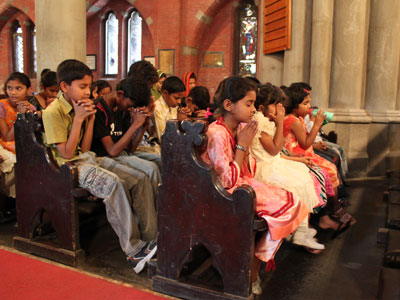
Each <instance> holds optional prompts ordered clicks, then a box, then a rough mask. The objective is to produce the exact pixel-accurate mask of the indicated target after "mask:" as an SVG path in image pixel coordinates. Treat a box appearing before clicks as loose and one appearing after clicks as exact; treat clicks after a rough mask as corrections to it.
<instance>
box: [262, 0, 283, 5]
mask: <svg viewBox="0 0 400 300" xmlns="http://www.w3.org/2000/svg"><path fill="white" fill-rule="evenodd" d="M280 1H282V0H265V1H264V7H268V6H270V5H273V4H274V3H276V2H280Z"/></svg>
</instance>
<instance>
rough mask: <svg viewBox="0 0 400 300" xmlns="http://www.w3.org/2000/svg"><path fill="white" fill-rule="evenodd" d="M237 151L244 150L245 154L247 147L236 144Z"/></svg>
mask: <svg viewBox="0 0 400 300" xmlns="http://www.w3.org/2000/svg"><path fill="white" fill-rule="evenodd" d="M236 149H239V150H242V151H244V152H246V151H247V149H246V147H244V146H241V145H239V144H236Z"/></svg>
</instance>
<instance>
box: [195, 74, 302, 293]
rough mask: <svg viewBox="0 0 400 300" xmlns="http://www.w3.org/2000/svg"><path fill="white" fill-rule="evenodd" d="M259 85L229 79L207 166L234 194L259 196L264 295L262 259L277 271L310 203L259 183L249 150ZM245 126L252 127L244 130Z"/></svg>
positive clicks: (220, 94)
mask: <svg viewBox="0 0 400 300" xmlns="http://www.w3.org/2000/svg"><path fill="white" fill-rule="evenodd" d="M255 101H256V86H255V85H254V83H253V82H252V81H250V80H248V79H245V78H242V77H239V76H232V77H228V78H226V79H224V80H223V81H222V82H221V83H220V85H219V86H218V89H217V91H216V94H215V98H214V102H216V103H218V104H219V108H220V109H221V111H222V116H221V117H219V118H218V120H217V121H216V122H214V123H211V124H210V125H209V126H208V131H207V137H208V146H207V151H206V152H205V153H204V154H203V155H202V158H203V159H204V161H206V162H208V163H209V164H211V165H212V166H214V168H215V172H216V173H217V176H218V179H219V180H220V182H221V184H222V186H223V187H224V188H225V189H226V190H228V192H230V193H232V192H233V191H234V189H235V188H237V187H238V186H240V185H242V184H248V185H250V186H251V187H252V188H253V189H254V191H255V192H256V212H257V214H258V216H259V217H261V218H264V219H265V220H266V221H267V223H268V227H269V230H268V233H265V234H264V235H263V236H262V237H261V239H260V240H259V241H258V243H257V245H256V251H255V255H256V258H255V259H254V265H253V270H252V274H253V278H252V281H253V287H252V288H253V293H255V294H261V282H260V279H259V277H258V271H259V268H260V263H261V261H260V260H263V261H265V262H267V267H269V268H270V267H272V268H273V266H274V256H275V253H276V251H277V250H278V249H279V246H280V244H281V241H282V239H283V238H285V237H286V236H287V235H289V234H291V233H292V232H294V231H295V230H296V228H297V227H298V226H299V224H300V223H301V222H302V221H303V220H304V219H305V218H306V217H307V216H308V210H307V207H306V206H305V204H303V202H301V201H300V200H299V199H298V198H297V197H296V196H294V195H293V194H292V193H291V192H288V191H285V190H283V189H280V188H278V187H275V186H273V185H268V184H265V183H262V182H259V181H257V180H255V179H254V178H253V174H254V171H255V159H252V158H250V157H249V155H248V154H249V147H250V145H251V143H252V141H253V139H254V137H255V135H256V133H257V126H258V125H257V121H254V120H252V118H253V116H254V113H255V112H256V109H255V107H254V103H255ZM241 123H247V125H246V126H245V127H243V128H240V126H239V125H240V124H241Z"/></svg>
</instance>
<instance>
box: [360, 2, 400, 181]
mask: <svg viewBox="0 0 400 300" xmlns="http://www.w3.org/2000/svg"><path fill="white" fill-rule="evenodd" d="M399 12H400V2H399V1H396V0H379V1H378V0H372V1H371V16H370V27H369V30H370V31H369V39H368V41H369V42H368V65H367V66H368V68H367V87H366V95H365V98H366V102H365V109H366V110H367V112H368V114H369V115H370V117H371V119H372V124H371V126H370V130H369V140H370V145H369V147H368V154H369V157H370V160H369V164H368V175H370V176H374V175H379V174H382V173H384V171H385V170H386V169H389V168H390V166H392V167H395V168H398V166H395V164H394V163H398V162H399V159H400V147H399V143H398V142H396V141H398V137H399V129H400V124H399V123H400V111H398V110H396V98H397V88H398V77H399V57H400V56H399V55H400V38H399V36H398V35H399V30H400V20H399V19H398V14H399Z"/></svg>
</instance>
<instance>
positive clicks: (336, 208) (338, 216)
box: [283, 82, 356, 236]
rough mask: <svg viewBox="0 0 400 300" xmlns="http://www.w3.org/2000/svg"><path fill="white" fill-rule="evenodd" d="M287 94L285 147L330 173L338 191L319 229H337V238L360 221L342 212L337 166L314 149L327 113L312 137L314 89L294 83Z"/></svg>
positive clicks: (319, 116)
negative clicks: (308, 121)
mask: <svg viewBox="0 0 400 300" xmlns="http://www.w3.org/2000/svg"><path fill="white" fill-rule="evenodd" d="M286 92H287V96H288V98H289V100H288V105H287V108H286V114H287V116H286V117H285V120H284V125H283V135H284V147H285V148H286V149H287V150H289V151H290V152H292V153H294V154H295V155H297V156H306V157H310V158H311V159H312V162H313V163H314V164H315V165H317V166H319V167H320V168H321V169H323V170H324V171H325V172H327V174H328V176H329V179H330V181H331V183H332V186H333V188H334V197H331V198H330V201H329V202H328V204H330V206H331V211H330V212H329V214H330V218H324V219H320V223H319V226H320V227H321V228H322V229H327V228H334V229H335V230H336V232H335V235H334V236H336V235H338V234H340V233H341V232H343V231H345V230H346V229H348V228H349V226H350V225H352V224H354V223H355V222H356V220H355V219H354V218H353V217H352V216H351V215H350V214H349V213H347V212H346V211H344V209H343V208H341V204H340V202H339V200H338V196H337V195H338V191H337V187H338V185H339V180H338V177H337V169H336V166H335V165H334V164H333V163H331V162H329V161H328V160H326V159H324V158H322V157H321V156H319V155H317V154H315V153H314V150H313V148H312V144H313V142H314V140H315V137H316V135H317V133H318V132H319V130H320V128H321V126H322V125H323V122H324V120H325V116H324V112H323V111H322V110H320V111H319V112H318V114H317V115H316V117H315V122H314V126H313V128H312V129H311V131H310V133H307V129H306V125H305V123H304V117H305V116H306V115H307V114H308V113H309V110H310V107H311V87H310V86H309V85H308V84H306V83H301V82H299V83H293V84H291V85H290V87H289V88H288V89H287V91H286ZM335 223H336V224H335Z"/></svg>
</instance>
